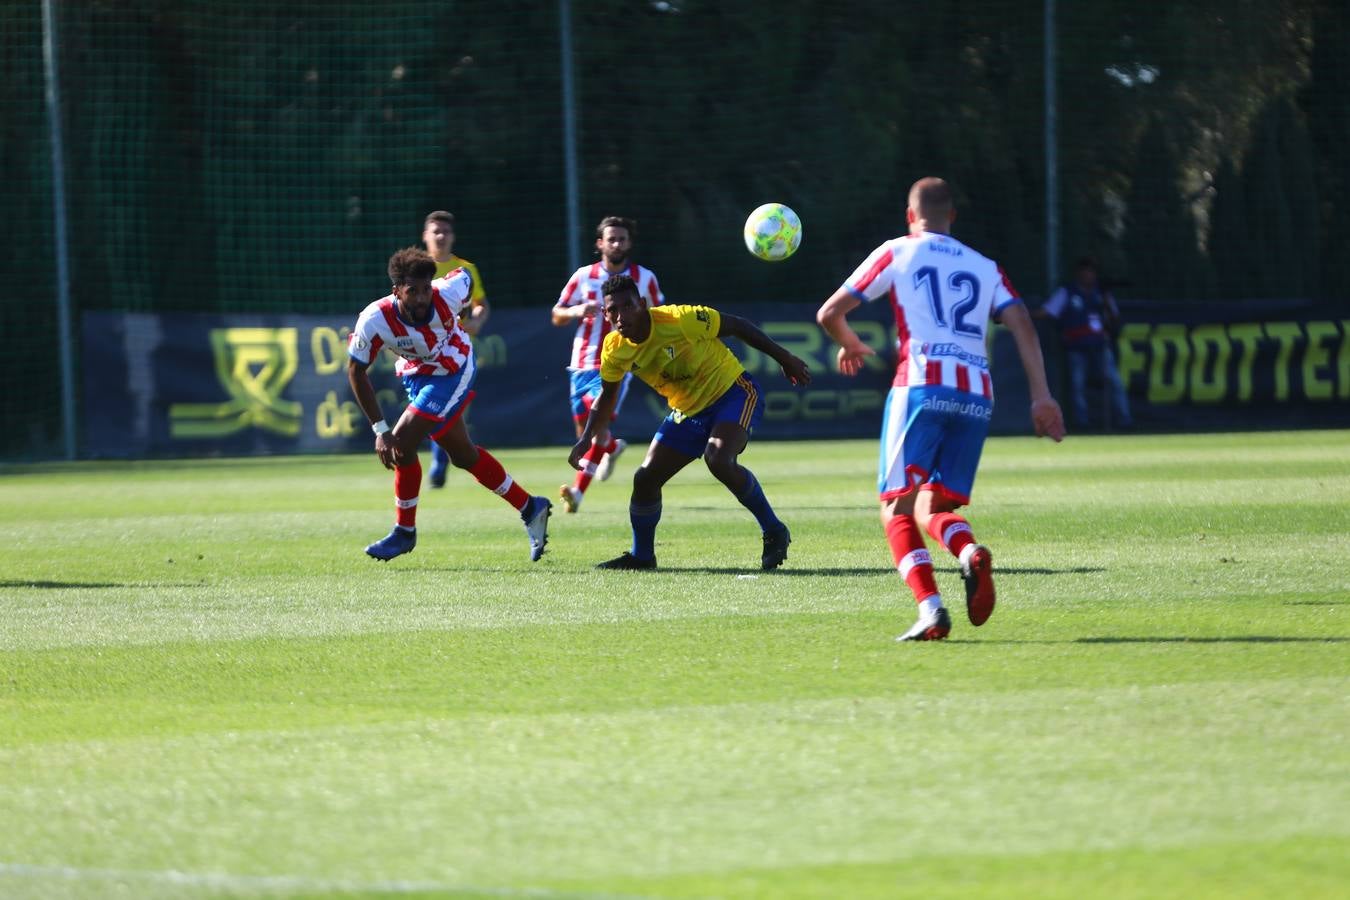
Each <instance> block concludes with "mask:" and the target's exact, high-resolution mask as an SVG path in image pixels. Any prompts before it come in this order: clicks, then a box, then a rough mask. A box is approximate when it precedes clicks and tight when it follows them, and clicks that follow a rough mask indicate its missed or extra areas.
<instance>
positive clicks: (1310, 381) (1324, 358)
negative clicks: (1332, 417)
mask: <svg viewBox="0 0 1350 900" xmlns="http://www.w3.org/2000/svg"><path fill="white" fill-rule="evenodd" d="M1307 330H1308V348H1307V349H1306V350H1304V351H1303V396H1305V397H1307V398H1308V399H1309V400H1330V399H1331V395H1332V394H1333V393H1335V391H1336V386H1335V385H1334V384H1332V381H1331V379H1330V378H1323V377H1321V376H1320V375H1319V372H1321V371H1322V370H1324V369H1325V370H1326V371H1327V375H1328V376H1330V375H1331V350H1330V349H1329V348H1328V347H1326V346H1324V345H1323V343H1322V341H1323V340H1325V339H1326V338H1329V337H1335V336H1336V335H1338V334H1340V329H1339V328H1337V327H1336V323H1335V322H1309V323H1308V325H1307Z"/></svg>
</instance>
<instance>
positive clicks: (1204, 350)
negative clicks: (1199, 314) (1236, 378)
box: [1191, 325, 1230, 403]
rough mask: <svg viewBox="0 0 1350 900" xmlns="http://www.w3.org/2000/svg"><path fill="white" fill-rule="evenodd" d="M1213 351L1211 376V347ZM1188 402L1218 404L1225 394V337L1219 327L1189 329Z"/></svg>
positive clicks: (1227, 347) (1226, 341) (1226, 354)
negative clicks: (1189, 387)
mask: <svg viewBox="0 0 1350 900" xmlns="http://www.w3.org/2000/svg"><path fill="white" fill-rule="evenodd" d="M1211 347H1212V348H1214V368H1213V375H1212V376H1211V377H1209V378H1206V377H1205V369H1207V368H1209V362H1210V352H1209V351H1210V348H1211ZM1191 349H1192V350H1193V351H1194V356H1192V357H1191V399H1192V400H1193V401H1195V402H1196V403H1218V402H1219V401H1220V400H1222V399H1223V398H1224V395H1225V394H1227V393H1228V354H1229V350H1230V348H1229V344H1228V336H1227V335H1226V334H1224V330H1223V326H1222V325H1197V326H1196V327H1195V328H1192V329H1191Z"/></svg>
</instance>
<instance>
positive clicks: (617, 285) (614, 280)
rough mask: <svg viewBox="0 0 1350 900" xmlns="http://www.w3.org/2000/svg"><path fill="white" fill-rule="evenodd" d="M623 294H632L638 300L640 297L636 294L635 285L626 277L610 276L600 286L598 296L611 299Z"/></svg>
mask: <svg viewBox="0 0 1350 900" xmlns="http://www.w3.org/2000/svg"><path fill="white" fill-rule="evenodd" d="M624 293H628V294H632V295H633V296H634V297H638V298H639V299H640V298H641V297H642V295H641V294H640V293H638V288H637V285H636V284H634V283H633V279H631V278H629V277H628V276H627V275H611V276H609V277H608V278H606V279H605V283H604V284H603V285H601V286H600V296H602V297H613V296H614V295H615V294H624Z"/></svg>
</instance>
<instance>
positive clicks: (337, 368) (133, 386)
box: [81, 303, 1350, 458]
mask: <svg viewBox="0 0 1350 900" xmlns="http://www.w3.org/2000/svg"><path fill="white" fill-rule="evenodd" d="M720 308H721V309H722V310H723V311H724V312H729V313H735V314H738V315H743V316H745V317H746V318H749V319H751V320H752V321H755V322H757V323H758V324H759V325H760V327H761V328H763V329H764V331H765V332H766V333H767V334H768V335H769V336H770V337H771V338H773V339H774V340H776V341H778V342H779V343H780V344H782V345H783V346H784V347H786V348H788V349H789V350H791V351H792V352H793V353H795V354H796V355H798V356H800V357H801V358H803V359H805V360H806V361H807V362H808V364H809V365H810V366H811V370H812V373H813V375H814V381H813V383H812V384H811V386H810V387H808V388H794V387H792V386H791V385H789V384H788V383H787V382H786V381H785V380H784V379H783V377H782V374H781V372H780V371H779V369H778V366H777V364H776V363H774V362H773V360H772V359H770V358H768V357H766V356H765V355H764V354H761V353H759V352H758V351H755V350H752V349H750V348H747V347H744V346H742V345H740V344H739V342H735V341H731V342H729V343H730V344H731V346H732V349H733V350H734V351H735V352H736V354H737V355H738V356H739V357H740V358H741V360H742V362H743V363H744V364H745V367H746V370H747V371H748V372H749V373H750V374H751V375H752V376H753V377H754V378H755V379H756V380H757V381H758V382H759V383H760V386H761V389H762V391H763V395H764V399H765V406H766V409H765V416H764V420H763V422H762V424H761V425H760V426H759V427H758V429H757V430H756V434H755V436H756V438H757V439H766V438H767V439H771V440H772V439H807V438H811V439H815V438H831V437H875V436H876V435H877V434H878V433H879V430H880V422H881V411H882V406H883V404H884V402H885V397H886V391H887V390H888V388H889V386H890V382H891V376H892V373H893V372H894V366H895V350H894V331H893V325H892V324H891V321H890V313H889V310H888V309H886V307H885V304H880V303H878V304H868V305H866V306H864V307H862V308H860V309H859V310H858V311H857V312H856V313H854V314H853V315H852V316H851V317H850V320H851V321H852V322H853V324H854V326H855V329H856V330H857V331H858V333H859V335H860V336H862V338H863V339H864V340H865V341H867V343H868V344H869V345H871V346H872V347H873V348H874V349H876V351H877V355H876V357H874V358H872V359H869V360H868V361H867V366H866V367H865V369H864V371H863V372H862V373H861V374H860V375H858V376H857V377H855V378H847V377H844V376H842V375H840V374H838V373H837V372H836V371H834V347H833V345H832V344H831V342H830V341H829V340H828V339H827V338H826V337H825V335H824V334H823V333H822V332H821V331H820V329H819V328H818V327H817V326H816V323H815V310H816V306H815V304H808V303H783V304H771V305H770V304H755V305H749V304H743V305H735V304H729V305H724V306H722V307H720ZM1126 312H1127V315H1128V317H1129V321H1128V323H1127V324H1126V325H1124V327H1123V328H1122V329H1121V331H1120V333H1119V334H1118V335H1117V338H1116V344H1115V346H1116V350H1117V363H1118V365H1119V368H1120V372H1121V375H1122V377H1123V379H1124V381H1125V383H1126V385H1127V387H1128V388H1129V391H1130V397H1131V402H1132V406H1133V410H1134V414H1135V419H1136V423H1137V424H1138V426H1139V427H1141V428H1145V429H1148V430H1164V431H1173V430H1175V431H1181V430H1195V429H1200V428H1225V429H1233V430H1239V429H1261V428H1274V427H1313V426H1320V427H1338V426H1340V427H1343V426H1346V425H1350V321H1347V320H1346V319H1345V318H1337V317H1334V316H1330V315H1322V314H1319V311H1318V310H1317V309H1316V308H1314V307H1307V306H1304V307H1297V308H1291V307H1290V305H1288V304H1283V305H1281V304H1265V305H1259V306H1258V305H1252V304H1244V305H1236V304H1232V305H1226V306H1223V307H1219V308H1211V307H1200V308H1199V309H1198V311H1197V310H1192V311H1187V309H1186V307H1184V306H1180V305H1178V306H1168V305H1159V304H1137V305H1132V306H1130V307H1129V308H1128V309H1127V310H1126ZM353 318H354V317H353ZM350 324H351V323H350V322H343V321H339V320H337V319H336V318H335V317H332V316H312V315H309V316H305V315H292V316H278V315H196V314H189V313H178V314H158V315H157V314H148V313H106V312H91V313H86V314H85V316H84V319H83V334H82V340H83V345H82V349H83V355H82V359H81V366H82V372H83V381H84V391H83V397H82V418H81V422H82V448H83V455H85V456H86V457H117V458H130V457H143V456H161V457H163V456H202V455H220V456H225V455H229V456H234V455H248V454H258V453H263V454H285V453H322V452H333V451H340V452H363V451H367V450H369V449H370V448H371V446H372V440H373V439H372V436H371V434H370V429H369V427H368V425H367V423H366V420H365V417H364V416H363V415H362V413H361V410H360V409H359V408H358V407H357V405H356V403H355V402H354V401H353V399H352V396H351V390H350V388H349V387H348V384H347V352H346V346H347V333H348V331H349V329H350ZM572 335H573V329H572V328H571V327H565V328H556V327H554V326H553V325H552V323H551V321H550V319H549V312H548V310H547V309H542V310H536V309H530V310H523V309H498V310H494V311H493V314H492V317H491V319H490V320H489V323H488V328H487V333H486V334H484V335H481V336H480V337H478V338H476V339H475V340H474V347H475V352H476V354H477V358H478V377H477V381H476V383H475V390H476V391H477V397H476V399H475V400H474V402H473V405H472V406H471V407H470V411H469V414H468V423H469V426H470V429H471V431H472V432H473V434H474V437H475V439H477V440H478V441H480V442H481V443H483V444H484V445H485V446H488V447H510V446H539V445H557V446H566V445H568V444H570V443H571V441H572V437H573V428H572V423H571V413H570V410H569V407H568V399H567V398H568V375H567V371H566V368H565V366H566V363H567V360H568V358H569V355H570V348H571V341H572ZM1042 342H1043V343H1044V344H1045V347H1046V351H1047V357H1048V359H1049V361H1050V366H1051V385H1052V388H1055V389H1056V393H1057V395H1059V396H1061V399H1063V396H1062V392H1061V391H1059V390H1058V388H1059V384H1058V382H1059V374H1058V370H1057V368H1056V366H1055V360H1056V355H1057V353H1056V347H1055V336H1054V333H1053V331H1047V330H1044V329H1043V331H1042ZM990 359H991V368H992V370H993V375H994V391H995V397H996V402H995V406H994V417H993V419H992V421H991V425H990V428H991V432H992V433H994V434H1026V433H1028V430H1029V422H1028V415H1027V408H1028V395H1027V387H1026V381H1025V378H1024V377H1023V375H1022V368H1021V365H1020V363H1019V361H1018V358H1017V352H1016V348H1015V345H1014V344H1013V341H1012V339H1011V335H1009V334H1008V333H1007V332H1006V331H1005V330H1003V329H996V330H995V331H994V334H993V335H992V337H991V340H990ZM371 376H372V380H373V381H374V382H375V386H376V389H377V392H378V394H379V398H380V402H381V405H382V406H383V407H384V409H385V414H386V416H387V418H388V419H389V420H390V421H391V422H392V421H394V420H395V419H396V418H397V417H398V415H399V413H400V412H401V410H402V408H403V406H404V404H405V402H406V398H405V395H404V393H403V388H402V386H401V384H400V383H399V380H398V378H397V377H395V375H394V374H393V357H392V356H390V355H389V354H388V353H387V352H386V353H384V354H382V355H381V356H380V357H379V358H378V359H377V361H376V363H375V365H373V366H372V367H371ZM664 415H665V402H664V401H663V400H662V399H661V398H660V397H658V396H657V395H656V394H655V393H654V392H652V391H651V390H649V389H648V388H647V387H646V386H645V385H643V384H641V383H638V382H634V384H633V387H632V389H631V390H630V391H629V395H628V399H627V401H626V402H625V405H624V407H623V410H622V412H621V415H620V417H619V419H618V421H617V422H616V424H615V432H616V433H617V434H619V435H620V436H622V437H625V438H627V439H629V440H633V441H638V442H642V443H645V442H646V441H647V440H648V439H649V438H650V436H651V434H652V432H653V431H655V429H656V426H657V424H658V423H659V422H660V420H661V418H662V417H664Z"/></svg>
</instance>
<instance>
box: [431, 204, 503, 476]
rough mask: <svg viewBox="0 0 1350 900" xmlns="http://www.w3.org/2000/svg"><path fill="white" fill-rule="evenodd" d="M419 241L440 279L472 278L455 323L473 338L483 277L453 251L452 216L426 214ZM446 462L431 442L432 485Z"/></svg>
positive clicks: (483, 299) (482, 304) (478, 326)
mask: <svg viewBox="0 0 1350 900" xmlns="http://www.w3.org/2000/svg"><path fill="white" fill-rule="evenodd" d="M422 244H423V245H424V246H425V247H426V248H427V252H428V253H430V254H431V258H432V259H434V260H436V277H437V278H444V277H445V276H447V275H449V274H450V273H451V272H453V271H454V270H455V269H467V270H468V272H469V275H470V276H471V277H472V278H473V293H472V294H470V295H469V303H468V305H467V306H466V307H465V308H464V311H463V312H462V313H461V314H460V319H459V325H460V327H461V328H463V329H464V330H465V331H466V332H467V333H468V334H469V336H470V337H477V336H478V332H479V331H481V330H482V328H483V324H484V323H485V322H487V317H488V313H489V312H490V311H491V310H490V309H489V307H488V302H487V292H486V291H485V290H483V279H482V278H480V277H479V276H478V267H477V266H475V265H474V264H473V263H471V262H469V261H468V260H467V259H462V258H460V257H458V256H456V255H455V254H454V252H453V251H454V249H455V217H454V216H453V215H451V214H450V213H448V212H446V211H445V210H443V209H438V210H436V211H434V212H430V213H427V217H426V219H425V220H423V222H422ZM449 465H450V455H449V454H448V453H446V452H445V448H444V447H442V446H441V445H440V444H437V443H436V442H434V441H433V442H432V444H431V486H432V487H434V488H438V487H444V486H445V473H446V470H447V468H448V467H449Z"/></svg>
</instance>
